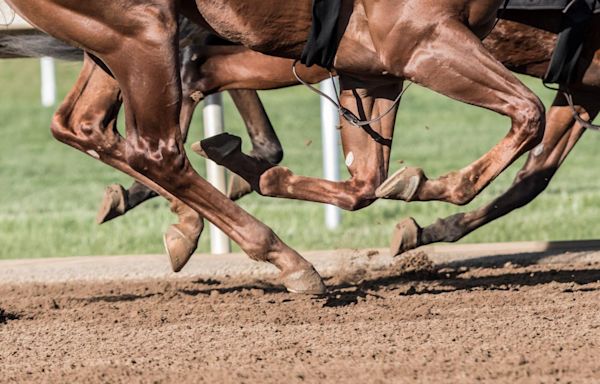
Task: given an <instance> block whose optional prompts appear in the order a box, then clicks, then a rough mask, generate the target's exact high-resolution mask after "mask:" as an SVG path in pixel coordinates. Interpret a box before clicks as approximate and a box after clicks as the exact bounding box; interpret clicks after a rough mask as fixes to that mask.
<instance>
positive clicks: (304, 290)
mask: <svg viewBox="0 0 600 384" xmlns="http://www.w3.org/2000/svg"><path fill="white" fill-rule="evenodd" d="M281 282H282V284H283V285H284V286H285V288H286V289H287V290H288V292H291V293H300V294H304V295H323V294H325V293H327V287H326V286H325V284H324V283H323V279H321V276H320V275H319V273H318V272H317V271H316V270H315V269H314V268H313V267H310V268H308V269H301V270H299V271H295V272H291V273H288V274H286V275H283V276H282V277H281Z"/></svg>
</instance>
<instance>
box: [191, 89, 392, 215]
mask: <svg viewBox="0 0 600 384" xmlns="http://www.w3.org/2000/svg"><path fill="white" fill-rule="evenodd" d="M344 80H345V79H344V78H342V79H341V85H342V94H341V97H340V98H341V102H342V104H343V105H344V107H345V108H347V109H349V110H351V111H352V112H353V113H354V114H355V115H357V116H359V117H360V118H361V119H363V120H368V119H372V118H373V117H377V116H380V115H381V114H383V113H384V112H385V111H388V110H389V109H390V107H393V108H392V112H391V113H389V114H388V115H386V116H385V117H384V118H383V119H382V120H381V121H378V122H376V123H373V124H372V125H371V126H368V127H366V128H365V129H362V128H358V127H355V126H352V125H350V124H349V123H348V122H346V121H342V129H341V136H342V145H343V149H344V155H345V157H346V166H347V167H348V170H349V172H350V175H351V178H350V179H349V180H346V181H342V182H335V181H329V180H324V179H317V178H312V177H305V176H298V175H295V174H293V173H292V171H291V170H289V169H288V168H285V167H281V166H275V165H274V164H270V163H268V162H266V161H263V160H259V159H254V158H252V157H250V156H247V155H245V154H243V153H242V152H241V140H240V139H239V138H237V137H235V136H232V135H228V134H223V135H220V136H219V137H215V138H209V139H206V140H203V141H202V142H201V145H200V146H196V147H195V148H196V149H197V150H198V151H199V152H200V153H202V154H203V155H205V156H207V157H209V158H210V159H212V160H213V161H215V162H217V163H218V164H220V165H223V166H225V167H227V168H229V169H230V170H231V171H232V172H235V173H236V174H238V175H240V176H241V177H243V178H244V179H245V180H246V181H247V182H248V183H250V185H252V187H253V188H254V190H256V191H257V192H259V193H260V194H262V195H265V196H272V197H283V198H289V199H298V200H305V201H314V202H320V203H326V204H332V205H336V206H338V207H340V208H343V209H346V210H357V209H360V208H363V207H366V206H368V205H370V204H371V203H372V202H373V201H375V200H376V197H375V189H376V188H377V187H378V186H379V185H380V184H381V182H382V181H383V180H384V179H385V177H386V175H387V170H388V162H389V157H390V147H391V137H392V135H393V131H394V122H395V118H396V111H397V105H394V100H395V99H396V97H397V96H398V94H399V92H400V91H401V87H402V84H394V85H386V86H380V87H374V88H371V89H354V88H353V87H350V86H346V85H345V82H344ZM373 135H377V136H380V137H385V138H387V139H388V141H387V142H386V141H384V142H383V143H382V142H381V141H380V142H377V141H375V140H374V139H373V137H372V136H373ZM200 147H201V149H200Z"/></svg>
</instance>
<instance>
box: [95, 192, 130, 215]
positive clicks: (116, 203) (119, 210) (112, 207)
mask: <svg viewBox="0 0 600 384" xmlns="http://www.w3.org/2000/svg"><path fill="white" fill-rule="evenodd" d="M125 212H127V191H126V190H125V188H123V186H121V185H119V184H112V185H109V186H108V187H106V189H105V190H104V196H103V197H102V203H101V204H100V209H99V210H98V214H97V215H96V223H98V224H102V223H106V222H107V221H109V220H112V219H114V218H115V217H119V216H121V215H123V214H125Z"/></svg>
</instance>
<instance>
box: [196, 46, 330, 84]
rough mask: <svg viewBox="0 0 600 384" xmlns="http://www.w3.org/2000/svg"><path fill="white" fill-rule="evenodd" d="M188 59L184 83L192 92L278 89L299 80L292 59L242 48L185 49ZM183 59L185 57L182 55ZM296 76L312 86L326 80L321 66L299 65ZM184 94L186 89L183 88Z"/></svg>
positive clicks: (326, 73)
mask: <svg viewBox="0 0 600 384" xmlns="http://www.w3.org/2000/svg"><path fill="white" fill-rule="evenodd" d="M186 52H187V57H190V58H191V60H190V68H191V70H190V71H189V72H190V73H192V74H193V76H190V80H191V77H195V78H196V79H195V81H187V80H185V79H184V83H187V84H188V85H189V86H190V87H191V88H190V89H191V90H192V92H190V93H193V92H196V93H197V94H200V95H202V94H211V93H215V92H222V91H226V90H231V89H256V90H259V89H260V90H267V89H278V88H283V87H289V86H292V85H297V84H299V83H298V79H296V77H295V76H294V74H293V72H292V65H293V64H294V60H292V59H285V58H281V57H275V56H268V55H265V54H262V53H259V52H256V51H252V50H250V49H248V48H246V47H241V46H231V45H228V46H207V47H198V46H194V47H188V48H186ZM184 57H186V55H184ZM296 70H297V71H298V74H299V76H300V77H301V78H302V79H303V80H304V81H306V82H308V83H311V84H314V83H318V82H319V81H321V80H324V79H326V78H328V77H329V72H328V71H327V70H326V69H324V68H321V67H318V66H316V65H315V66H312V67H310V68H307V67H306V66H304V65H302V64H300V63H298V64H297V66H296ZM184 93H185V87H184Z"/></svg>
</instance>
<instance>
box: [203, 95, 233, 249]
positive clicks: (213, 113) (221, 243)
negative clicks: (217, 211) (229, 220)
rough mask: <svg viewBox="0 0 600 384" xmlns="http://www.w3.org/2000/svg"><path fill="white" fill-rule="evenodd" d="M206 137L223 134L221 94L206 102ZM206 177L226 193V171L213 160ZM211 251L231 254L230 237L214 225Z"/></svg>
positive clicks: (208, 161)
mask: <svg viewBox="0 0 600 384" xmlns="http://www.w3.org/2000/svg"><path fill="white" fill-rule="evenodd" d="M203 119H204V137H205V138H207V137H211V136H215V135H218V134H220V133H223V130H224V125H225V124H224V117H223V97H222V96H221V94H220V93H218V94H215V95H210V96H208V97H206V99H205V100H204V110H203ZM206 175H207V179H208V181H209V182H210V183H211V184H212V185H213V186H214V187H215V188H217V189H218V190H219V191H221V192H225V191H226V189H227V180H226V177H225V169H223V167H220V166H218V165H217V164H216V163H215V162H213V161H211V160H208V159H207V160H206ZM210 250H211V253H213V254H216V255H220V254H223V253H229V252H231V243H230V241H229V237H227V235H225V234H224V233H223V232H221V230H220V229H219V228H217V227H215V226H214V225H212V224H211V225H210Z"/></svg>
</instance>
